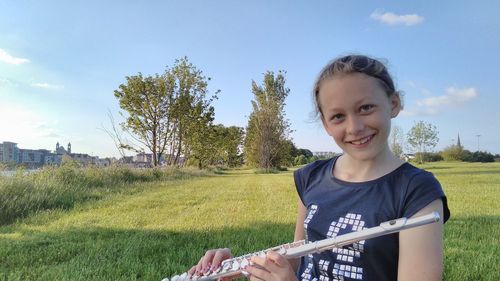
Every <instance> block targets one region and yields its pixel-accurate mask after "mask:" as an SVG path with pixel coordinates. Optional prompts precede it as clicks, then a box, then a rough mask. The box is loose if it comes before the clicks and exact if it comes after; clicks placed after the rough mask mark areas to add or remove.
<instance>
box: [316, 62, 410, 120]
mask: <svg viewBox="0 0 500 281" xmlns="http://www.w3.org/2000/svg"><path fill="white" fill-rule="evenodd" d="M353 73H363V74H365V75H368V76H371V77H373V78H375V79H376V80H377V81H378V82H379V84H380V86H381V87H382V88H383V89H384V90H385V92H386V93H387V96H388V97H390V96H392V95H399V96H400V98H401V93H400V92H399V91H396V89H395V87H394V82H393V81H392V78H391V75H390V74H389V72H388V71H387V67H386V66H385V65H384V64H383V63H382V62H380V61H378V60H376V59H373V58H370V57H368V56H364V55H347V56H343V57H339V58H336V59H334V60H333V61H331V62H330V63H329V64H327V65H326V66H325V67H324V68H323V70H321V72H320V74H319V76H318V79H316V82H315V83H314V90H313V95H314V104H315V114H316V116H318V115H320V114H323V113H322V111H321V106H320V104H319V101H318V94H319V89H320V87H321V84H322V83H323V81H325V80H327V79H331V78H333V77H334V76H341V75H348V74H353Z"/></svg>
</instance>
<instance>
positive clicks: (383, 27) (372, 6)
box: [0, 0, 500, 157]
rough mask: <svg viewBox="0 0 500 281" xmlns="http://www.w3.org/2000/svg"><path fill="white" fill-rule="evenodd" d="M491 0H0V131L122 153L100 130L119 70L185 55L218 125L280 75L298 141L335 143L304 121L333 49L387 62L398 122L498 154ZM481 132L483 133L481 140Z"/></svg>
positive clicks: (121, 75)
mask: <svg viewBox="0 0 500 281" xmlns="http://www.w3.org/2000/svg"><path fill="white" fill-rule="evenodd" d="M499 10H500V2H498V1H459V2H457V1H263V0H255V1H229V0H227V1H207V0H199V1H192V0H184V1H94V0H91V1H10V0H4V1H1V2H0V141H14V142H17V143H18V146H19V147H21V148H45V149H50V150H53V149H54V148H55V143H56V142H58V141H59V142H60V143H61V144H63V145H64V146H66V144H67V143H68V142H71V143H72V147H73V151H75V152H80V153H88V154H92V155H99V156H101V157H105V156H118V155H119V154H118V152H117V150H116V148H115V147H114V145H113V142H112V140H111V139H110V138H109V137H108V136H107V135H106V133H104V132H103V131H102V130H100V128H102V127H103V126H106V127H108V128H109V127H110V123H109V119H108V116H107V112H108V111H110V112H112V113H113V115H114V116H115V119H117V120H120V117H119V114H118V111H119V106H118V102H117V100H116V99H115V97H114V96H113V91H114V90H115V89H117V88H118V86H119V85H120V84H121V83H124V82H125V76H129V75H135V74H137V73H138V72H142V73H143V74H146V75H153V74H155V73H162V72H163V71H164V70H165V68H166V67H167V66H172V65H173V64H174V61H175V59H178V58H180V57H183V56H187V57H188V58H189V60H190V62H192V63H193V64H194V65H196V67H197V68H199V69H200V70H202V71H203V72H204V74H205V75H206V76H208V77H211V78H212V80H211V81H210V83H209V89H210V90H211V92H212V93H214V92H215V91H216V90H218V89H220V90H221V93H220V94H219V99H218V100H217V101H216V102H215V103H214V105H215V110H216V120H215V121H216V123H222V124H224V125H226V126H231V125H237V126H241V127H244V126H245V125H246V123H247V119H246V116H248V114H249V113H250V110H251V104H250V101H251V99H252V98H253V95H252V93H251V81H252V80H256V81H258V82H259V81H262V78H263V73H264V72H266V71H267V70H271V71H275V72H276V71H278V70H285V71H286V72H287V75H286V78H287V86H288V88H290V95H289V97H288V98H287V105H286V115H287V118H288V119H289V120H290V123H291V125H292V129H293V130H294V132H293V133H292V135H291V136H292V137H293V140H294V142H295V143H296V145H297V146H298V147H301V148H308V149H310V150H312V151H337V152H339V151H340V150H339V148H338V147H337V146H336V145H335V144H334V142H333V140H332V139H330V138H329V137H328V136H327V135H326V133H325V132H324V131H323V128H322V126H321V125H320V124H319V123H318V122H315V121H314V120H312V119H311V117H310V116H311V112H312V109H313V106H312V101H311V95H310V93H311V87H312V84H313V82H314V79H315V78H316V75H317V74H318V72H319V71H320V69H321V68H322V67H323V66H324V65H325V64H326V63H327V62H328V61H329V60H331V59H332V58H334V57H337V56H339V55H343V54H349V53H353V52H354V53H363V54H368V55H371V56H374V57H377V58H382V59H386V60H387V61H388V66H389V69H390V72H391V73H392V74H393V76H394V79H395V82H396V85H397V88H398V89H400V90H402V91H403V92H404V93H405V97H404V100H405V110H404V111H403V112H402V114H401V115H400V116H399V117H397V118H396V119H394V124H395V125H398V126H400V127H401V128H402V129H403V131H404V132H408V131H409V130H410V128H411V127H412V125H413V124H414V123H415V122H417V121H420V120H422V121H426V122H429V123H432V124H433V125H435V126H436V127H437V128H438V131H439V138H440V142H439V143H438V145H437V146H436V148H435V149H436V150H439V149H442V148H444V147H446V146H448V145H450V144H452V143H455V142H456V139H457V135H458V134H460V139H461V142H462V144H463V145H464V146H465V147H466V148H467V149H469V150H471V151H475V150H477V149H478V146H479V149H480V150H487V151H490V152H492V153H500V126H499V122H500V112H499V111H500V99H499V95H500V93H499V91H500V78H499V74H500V71H499V68H500V20H499V19H498V11H499ZM478 135H480V136H479V137H478Z"/></svg>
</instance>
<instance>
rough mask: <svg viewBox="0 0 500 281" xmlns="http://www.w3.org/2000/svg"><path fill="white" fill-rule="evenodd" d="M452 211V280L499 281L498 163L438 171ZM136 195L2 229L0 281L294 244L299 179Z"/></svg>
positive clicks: (119, 270) (178, 187) (166, 186)
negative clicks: (216, 251)
mask: <svg viewBox="0 0 500 281" xmlns="http://www.w3.org/2000/svg"><path fill="white" fill-rule="evenodd" d="M424 167H425V168H427V169H429V170H430V171H432V172H433V173H435V175H436V176H437V177H438V179H439V180H440V181H441V183H442V185H443V186H444V189H445V192H446V193H447V196H448V200H449V206H450V209H451V212H452V218H451V220H450V221H449V222H448V223H447V224H446V228H445V231H446V232H445V280H500V273H499V271H500V270H499V266H498V264H499V258H498V253H499V252H500V246H499V234H500V233H499V229H500V224H499V218H500V206H499V203H498V200H499V199H500V163H492V164H464V163H437V164H435V163H433V164H427V165H425V166H424ZM135 185H137V186H135V188H134V190H138V188H139V189H142V191H137V192H134V193H123V194H122V193H119V194H115V195H112V196H107V197H105V198H104V199H102V200H98V201H89V202H82V203H77V204H76V205H75V206H74V207H73V208H72V209H69V210H51V211H45V212H41V213H39V214H37V215H32V216H29V217H28V218H25V219H23V220H20V221H19V222H17V223H15V224H10V225H5V226H1V227H0V280H156V281H159V280H161V279H162V278H164V277H167V276H172V275H174V274H176V273H177V274H178V273H182V272H184V271H186V270H187V269H188V267H189V266H190V265H192V264H194V263H196V262H197V260H198V259H199V257H200V256H201V255H202V254H203V253H204V251H205V250H206V249H209V248H214V247H230V248H232V249H233V253H234V254H236V255H239V254H244V253H247V252H250V251H255V250H260V249H264V248H267V247H270V246H273V245H276V244H280V243H285V242H289V241H291V240H292V238H293V229H294V224H295V209H296V200H297V197H296V194H295V188H294V186H293V179H292V174H291V172H283V173H280V174H267V175H265V174H254V173H253V172H252V171H248V170H234V171H229V172H227V173H225V174H223V175H218V176H210V177H201V178H200V177H194V178H191V179H187V180H170V181H161V182H160V181H156V182H145V183H135Z"/></svg>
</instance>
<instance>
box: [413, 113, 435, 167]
mask: <svg viewBox="0 0 500 281" xmlns="http://www.w3.org/2000/svg"><path fill="white" fill-rule="evenodd" d="M407 141H408V144H409V145H410V146H411V147H413V149H415V150H416V151H417V152H418V153H417V156H418V157H417V158H418V159H417V161H418V162H420V163H422V162H423V161H424V159H423V158H422V155H424V154H425V152H427V150H428V149H432V148H434V147H435V146H436V144H437V143H438V141H439V138H438V130H437V128H436V126H434V125H432V124H430V123H426V122H424V121H419V122H417V123H415V125H414V126H413V127H412V128H411V130H410V131H409V132H408V135H407Z"/></svg>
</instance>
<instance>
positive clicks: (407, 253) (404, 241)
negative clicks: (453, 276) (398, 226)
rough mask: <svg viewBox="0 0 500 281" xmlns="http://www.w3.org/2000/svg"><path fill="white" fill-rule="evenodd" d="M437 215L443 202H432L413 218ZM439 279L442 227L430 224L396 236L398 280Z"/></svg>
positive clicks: (441, 273)
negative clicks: (434, 213) (397, 245)
mask: <svg viewBox="0 0 500 281" xmlns="http://www.w3.org/2000/svg"><path fill="white" fill-rule="evenodd" d="M433 211H436V212H439V215H440V216H441V219H444V217H443V202H442V201H441V199H437V200H434V201H433V202H431V203H430V204H429V205H427V206H425V207H424V208H422V209H421V210H420V211H418V212H417V213H416V214H415V215H414V216H413V217H418V216H421V215H425V214H428V213H431V212H433ZM442 275H443V223H442V222H439V223H433V224H429V225H425V226H422V227H417V228H414V229H409V230H404V231H401V232H400V233H399V264H398V280H400V281H420V280H426V281H434V280H435V281H438V280H442Z"/></svg>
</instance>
